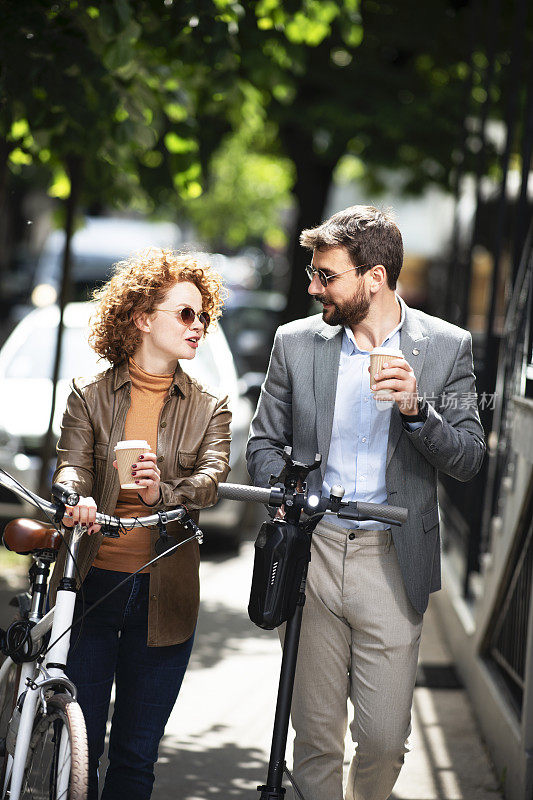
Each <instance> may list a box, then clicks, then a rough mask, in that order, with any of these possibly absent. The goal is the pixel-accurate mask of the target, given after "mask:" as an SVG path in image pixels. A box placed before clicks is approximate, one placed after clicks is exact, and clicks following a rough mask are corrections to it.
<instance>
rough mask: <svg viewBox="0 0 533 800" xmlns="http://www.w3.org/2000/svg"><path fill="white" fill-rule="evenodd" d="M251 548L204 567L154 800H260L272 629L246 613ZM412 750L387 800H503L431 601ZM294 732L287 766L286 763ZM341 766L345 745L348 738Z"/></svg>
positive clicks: (274, 678) (275, 667) (271, 684)
mask: <svg viewBox="0 0 533 800" xmlns="http://www.w3.org/2000/svg"><path fill="white" fill-rule="evenodd" d="M252 561H253V546H252V545H251V543H247V544H245V545H243V547H242V548H241V553H240V555H239V557H236V558H233V559H228V560H225V561H222V562H219V563H217V562H213V561H204V562H203V563H202V608H201V615H200V620H199V625H198V631H197V636H196V643H195V648H194V650H193V657H192V660H191V665H190V667H189V670H188V673H187V675H186V678H185V682H184V685H183V688H182V691H181V693H180V697H179V698H178V702H177V704H176V707H175V709H174V711H173V713H172V715H171V718H170V720H169V724H168V725H167V729H166V735H165V737H164V739H163V741H162V744H161V749H160V755H161V757H160V761H159V764H158V766H157V770H156V785H155V789H154V794H153V800H168V799H169V798H180V800H206V798H213V797H223V798H229V797H231V798H237V799H238V800H240V798H242V800H244V798H250V800H251V798H254V797H259V794H258V793H257V791H256V787H257V785H258V784H262V783H264V781H265V778H266V771H267V763H268V754H269V749H270V738H271V735H272V724H273V717H274V704H275V699H276V692H277V683H278V678H279V668H280V649H279V643H278V640H277V635H276V634H275V632H268V631H261V630H259V629H258V628H256V627H255V626H253V625H252V624H251V622H250V621H249V620H248V617H247V615H246V606H247V602H248V591H249V584H250V575H251V565H252ZM411 745H412V751H411V752H410V753H409V754H408V755H407V756H406V762H405V766H404V768H403V769H402V772H401V774H400V777H399V779H398V782H397V784H396V787H395V789H394V792H393V794H392V795H391V800H501V798H502V795H501V793H500V791H499V789H498V783H497V780H496V778H495V776H494V774H493V771H492V768H491V765H490V762H489V759H488V757H487V754H486V751H485V749H484V746H483V743H482V742H481V740H480V737H479V733H478V731H477V728H476V724H475V721H474V718H473V715H472V711H471V708H470V705H469V702H468V697H467V695H466V692H465V691H464V689H463V688H462V687H461V685H460V684H459V682H458V680H457V677H456V676H455V673H454V671H453V665H452V663H451V658H450V655H449V652H448V650H447V649H446V646H445V644H444V643H443V641H442V635H441V631H440V627H439V620H438V618H437V614H436V611H435V610H434V608H433V607H432V605H431V604H430V608H429V610H428V612H427V614H426V619H425V624H424V631H423V635H422V645H421V651H420V666H419V676H418V680H417V688H416V689H415V697H414V703H413V732H412V736H411ZM291 752H292V735H291V733H290V735H289V744H288V748H287V762H288V764H289V766H290V764H291ZM346 752H347V758H346V763H345V767H346V770H347V769H348V765H349V760H350V758H351V752H352V751H351V742H350V740H349V735H348V736H347V750H346Z"/></svg>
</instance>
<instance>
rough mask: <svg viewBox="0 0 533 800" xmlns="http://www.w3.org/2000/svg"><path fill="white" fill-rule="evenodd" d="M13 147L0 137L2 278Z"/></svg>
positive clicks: (0, 268)
mask: <svg viewBox="0 0 533 800" xmlns="http://www.w3.org/2000/svg"><path fill="white" fill-rule="evenodd" d="M11 149H12V148H11V147H10V145H9V143H8V142H7V141H6V140H5V139H4V138H3V137H0V278H1V277H2V276H3V274H4V272H6V270H7V265H8V260H9V259H8V253H7V250H8V248H7V241H8V236H7V230H8V224H9V223H8V213H7V180H8V166H7V160H8V158H9V153H10V152H11Z"/></svg>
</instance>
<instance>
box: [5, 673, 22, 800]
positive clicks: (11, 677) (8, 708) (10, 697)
mask: <svg viewBox="0 0 533 800" xmlns="http://www.w3.org/2000/svg"><path fill="white" fill-rule="evenodd" d="M2 663H3V662H2ZM19 678H20V664H14V663H12V664H11V666H10V667H9V669H8V672H7V675H6V676H5V678H4V680H3V681H2V682H1V683H0V794H1V792H2V787H3V785H4V776H5V772H6V764H7V755H8V753H7V747H6V743H7V731H8V727H9V722H10V720H11V716H12V714H13V710H14V708H15V704H16V702H17V693H18V684H19Z"/></svg>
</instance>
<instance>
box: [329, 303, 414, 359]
mask: <svg viewBox="0 0 533 800" xmlns="http://www.w3.org/2000/svg"><path fill="white" fill-rule="evenodd" d="M395 296H396V299H397V301H398V303H399V304H400V309H401V310H400V321H399V323H398V324H397V325H396V327H395V328H394V329H393V330H392V331H391V332H390V333H388V334H387V336H386V337H385V339H384V340H383V342H382V343H381V344H380V345H379V346H380V347H385V346H386V344H387V343H388V342H390V340H391V339H392V337H393V336H394V335H395V334H396V333H398V331H399V330H400V329H401V328H402V326H403V323H404V321H405V308H406V306H405V303H404V301H403V300H402V298H401V297H400V296H399V295H397V294H396V295H395ZM343 345H345V346H346V351H347V352H348V354H349V355H352V353H362V354H364V355H368V352H369V351H368V350H361V349H360V348H359V347H358V345H357V342H356V341H355V336H354V335H353V331H352V329H351V328H349V327H348V326H347V325H346V326H345V327H344V337H343Z"/></svg>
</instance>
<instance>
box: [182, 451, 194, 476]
mask: <svg viewBox="0 0 533 800" xmlns="http://www.w3.org/2000/svg"><path fill="white" fill-rule="evenodd" d="M197 455H198V454H197V453H187V452H185V451H184V450H178V469H179V471H180V475H182V476H183V475H190V474H191V472H192V471H193V470H194V467H195V466H196V458H197Z"/></svg>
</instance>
